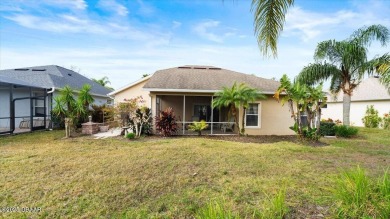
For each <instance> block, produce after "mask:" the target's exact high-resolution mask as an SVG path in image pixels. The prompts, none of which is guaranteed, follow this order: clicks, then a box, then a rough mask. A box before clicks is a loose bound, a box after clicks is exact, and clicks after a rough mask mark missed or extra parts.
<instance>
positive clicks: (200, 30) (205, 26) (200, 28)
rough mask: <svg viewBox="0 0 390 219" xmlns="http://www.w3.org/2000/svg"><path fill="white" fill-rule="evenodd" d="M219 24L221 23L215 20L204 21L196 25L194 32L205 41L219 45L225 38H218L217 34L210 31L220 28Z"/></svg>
mask: <svg viewBox="0 0 390 219" xmlns="http://www.w3.org/2000/svg"><path fill="white" fill-rule="evenodd" d="M219 23H220V22H219V21H215V20H208V21H204V22H201V23H199V24H197V25H195V27H194V28H193V30H194V32H195V33H196V34H198V35H199V36H200V37H202V38H204V39H207V40H210V41H213V42H217V43H222V42H223V37H221V36H218V35H217V34H215V33H213V32H211V31H210V29H213V28H215V27H218V26H219Z"/></svg>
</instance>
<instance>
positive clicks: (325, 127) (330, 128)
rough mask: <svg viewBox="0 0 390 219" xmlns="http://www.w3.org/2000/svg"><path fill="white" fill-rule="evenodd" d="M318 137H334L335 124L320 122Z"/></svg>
mask: <svg viewBox="0 0 390 219" xmlns="http://www.w3.org/2000/svg"><path fill="white" fill-rule="evenodd" d="M320 135H321V136H335V135H336V123H334V122H321V124H320Z"/></svg>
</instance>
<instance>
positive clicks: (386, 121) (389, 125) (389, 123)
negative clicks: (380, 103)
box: [381, 113, 390, 129]
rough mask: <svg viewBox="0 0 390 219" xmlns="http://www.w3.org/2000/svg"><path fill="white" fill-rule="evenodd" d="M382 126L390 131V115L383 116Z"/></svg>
mask: <svg viewBox="0 0 390 219" xmlns="http://www.w3.org/2000/svg"><path fill="white" fill-rule="evenodd" d="M381 125H382V128H383V129H390V114H389V113H385V115H383V119H382V124H381Z"/></svg>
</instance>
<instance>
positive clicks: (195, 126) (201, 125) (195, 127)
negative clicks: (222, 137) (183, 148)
mask: <svg viewBox="0 0 390 219" xmlns="http://www.w3.org/2000/svg"><path fill="white" fill-rule="evenodd" d="M207 127H209V125H207V123H206V121H204V120H201V121H200V122H193V123H192V124H190V125H189V126H188V128H189V129H190V130H191V131H195V132H198V135H199V136H200V135H202V130H204V129H206V128H207Z"/></svg>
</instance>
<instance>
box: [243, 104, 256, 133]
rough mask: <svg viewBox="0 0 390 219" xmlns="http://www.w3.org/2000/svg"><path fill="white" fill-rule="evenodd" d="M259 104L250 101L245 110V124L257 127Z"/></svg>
mask: <svg viewBox="0 0 390 219" xmlns="http://www.w3.org/2000/svg"><path fill="white" fill-rule="evenodd" d="M259 105H260V104H258V103H251V104H249V107H248V108H247V109H246V111H245V115H246V116H245V117H246V118H245V126H246V127H259V126H260V125H259V114H260V113H259Z"/></svg>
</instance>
